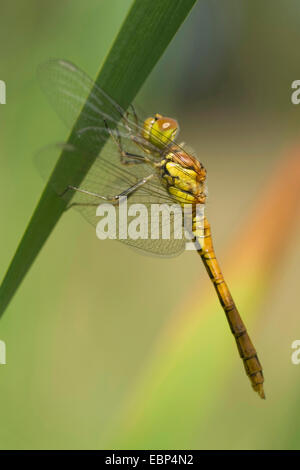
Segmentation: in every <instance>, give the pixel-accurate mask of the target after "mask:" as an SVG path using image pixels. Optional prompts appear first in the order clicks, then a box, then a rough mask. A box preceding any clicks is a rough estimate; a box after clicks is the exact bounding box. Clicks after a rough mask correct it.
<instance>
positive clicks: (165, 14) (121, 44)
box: [0, 0, 196, 315]
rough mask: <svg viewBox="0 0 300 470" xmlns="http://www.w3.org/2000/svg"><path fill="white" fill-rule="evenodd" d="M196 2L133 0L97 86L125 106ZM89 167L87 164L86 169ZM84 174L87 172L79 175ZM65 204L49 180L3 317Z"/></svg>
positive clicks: (16, 261)
mask: <svg viewBox="0 0 300 470" xmlns="http://www.w3.org/2000/svg"><path fill="white" fill-rule="evenodd" d="M195 3H196V0H176V1H174V0H135V1H134V2H133V5H132V7H131V9H130V10H129V13H128V15H127V18H126V19H125V21H124V23H123V25H122V27H121V29H120V31H119V34H118V35H117V37H116V40H115V42H114V43H113V45H112V48H111V50H110V52H109V54H108V56H107V58H106V60H105V62H104V64H103V66H102V68H101V70H100V72H99V74H98V77H97V79H96V84H97V85H98V86H100V87H101V88H103V89H104V90H105V91H106V92H107V93H108V94H109V95H111V96H112V97H113V98H114V99H115V100H116V101H117V102H119V103H120V104H121V106H122V107H123V108H125V109H126V108H127V107H128V105H129V104H130V103H131V101H132V100H133V99H134V97H135V95H136V94H137V92H138V91H139V89H140V87H141V86H142V84H143V83H144V81H145V80H146V78H147V76H148V75H149V73H150V72H151V70H152V69H153V67H154V66H155V64H156V62H157V61H158V59H159V58H160V56H161V55H162V54H163V52H164V50H165V49H166V47H167V46H168V44H169V42H170V41H171V39H172V38H173V36H174V34H175V33H176V31H177V29H178V28H179V27H180V25H181V23H182V22H183V21H184V19H185V18H186V16H187V15H188V13H189V11H190V10H191V8H192V7H193V5H194V4H195ZM80 121H81V117H80V115H79V117H78V120H77V123H76V124H75V126H74V128H73V131H72V132H71V135H70V138H69V142H70V143H72V142H73V141H74V138H75V134H74V130H75V129H76V128H78V127H79V126H80ZM99 150H100V147H99ZM62 157H63V155H62V156H61V158H60V160H59V161H58V163H57V165H56V168H55V172H54V174H55V175H57V174H59V175H60V177H61V175H62V172H63V171H64V172H65V167H64V165H62V164H60V163H63V161H62ZM91 163H92V162H90V164H91ZM88 169H89V168H88V167H87V168H85V171H86V172H87V171H88ZM84 176H85V173H83V174H82V178H81V179H83V178H84ZM70 177H72V178H73V177H74V175H72V174H71V173H65V179H66V184H67V181H68V178H70ZM72 178H71V180H72V181H74V178H73V179H72ZM79 182H80V181H78V183H79ZM64 208H65V201H62V200H60V199H59V198H58V197H57V195H56V194H55V193H54V192H53V190H52V189H51V183H48V184H47V186H46V187H45V190H44V192H43V193H42V196H41V199H40V201H39V203H38V205H37V207H36V209H35V212H34V213H33V216H32V218H31V220H30V222H29V224H28V227H27V229H26V231H25V233H24V235H23V238H22V240H21V242H20V244H19V246H18V249H17V251H16V253H15V256H14V258H13V260H12V262H11V264H10V266H9V268H8V271H7V273H6V275H5V277H4V280H3V282H2V285H1V287H0V315H2V314H3V312H4V311H5V309H6V307H7V305H8V304H9V302H10V300H11V298H12V297H13V295H14V293H15V292H16V290H17V288H18V287H19V285H20V283H21V282H22V280H23V278H24V277H25V275H26V273H27V271H28V270H29V268H30V266H31V265H32V263H33V261H34V260H35V258H36V256H37V255H38V253H39V251H40V249H41V248H42V246H43V244H44V243H45V241H46V240H47V238H48V236H49V235H50V233H51V231H52V229H53V228H54V227H55V225H56V223H57V222H58V220H59V219H60V217H61V215H62V214H63V211H64Z"/></svg>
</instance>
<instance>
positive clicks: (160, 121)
mask: <svg viewBox="0 0 300 470" xmlns="http://www.w3.org/2000/svg"><path fill="white" fill-rule="evenodd" d="M178 130H179V125H178V122H177V121H176V120H175V119H172V118H168V117H165V116H162V115H161V114H155V116H154V117H149V118H147V119H146V120H145V121H144V125H143V131H142V136H143V138H144V139H146V140H148V141H149V142H150V143H151V144H153V145H155V147H158V148H164V147H165V146H166V145H168V144H170V143H171V142H173V140H174V139H175V137H176V134H177V132H178Z"/></svg>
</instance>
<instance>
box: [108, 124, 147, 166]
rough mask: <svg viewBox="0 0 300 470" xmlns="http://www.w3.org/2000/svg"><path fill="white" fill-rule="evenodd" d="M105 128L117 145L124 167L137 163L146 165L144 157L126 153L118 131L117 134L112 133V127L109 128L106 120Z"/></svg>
mask: <svg viewBox="0 0 300 470" xmlns="http://www.w3.org/2000/svg"><path fill="white" fill-rule="evenodd" d="M104 124H105V127H106V129H107V132H108V133H109V134H110V136H111V138H112V139H113V140H114V142H115V144H116V145H117V147H118V149H119V153H120V157H121V163H123V165H136V164H137V163H146V162H147V159H146V158H145V157H143V156H142V155H137V154H135V153H129V152H126V151H125V150H124V149H123V145H122V140H121V136H120V134H119V131H118V129H116V130H115V132H112V131H111V129H110V127H109V126H108V124H107V122H106V121H105V120H104Z"/></svg>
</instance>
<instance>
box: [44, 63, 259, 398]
mask: <svg viewBox="0 0 300 470" xmlns="http://www.w3.org/2000/svg"><path fill="white" fill-rule="evenodd" d="M38 79H39V82H40V84H41V87H42V89H43V90H44V92H45V94H46V95H47V97H48V99H49V101H50V103H51V104H52V106H53V107H54V109H55V110H56V112H57V113H58V115H59V116H60V118H61V119H62V120H63V122H64V123H65V124H66V125H67V126H68V128H70V127H71V128H72V126H74V123H75V126H74V127H73V131H72V144H70V143H63V144H56V145H55V146H51V147H49V148H47V150H46V151H43V152H41V153H40V154H39V155H38V158H37V165H38V167H39V170H40V172H41V173H42V174H45V168H46V176H47V177H48V175H49V168H51V170H52V167H53V162H54V160H53V155H56V158H57V151H58V150H59V151H61V152H62V154H61V157H60V161H59V163H60V164H61V165H65V169H66V172H62V171H56V169H54V170H53V172H52V174H51V176H50V184H51V185H52V187H53V188H54V189H55V191H56V193H57V194H58V195H59V197H60V198H62V199H64V200H65V201H66V202H67V205H66V210H67V209H68V208H70V207H74V208H75V209H77V210H78V211H79V212H80V213H81V214H82V215H83V216H84V218H85V219H86V220H87V221H88V222H90V223H91V224H93V225H94V226H97V221H98V220H99V218H98V217H97V215H96V210H95V208H96V207H98V206H99V204H100V203H111V204H113V206H114V207H116V208H118V209H119V211H120V203H121V200H122V198H123V197H126V198H127V200H128V204H129V205H133V204H136V203H142V204H144V205H145V206H146V207H147V208H151V205H153V204H165V205H167V206H170V207H171V206H172V205H174V203H177V204H179V205H180V207H181V208H183V206H187V205H188V206H189V207H190V208H191V211H190V213H191V221H192V224H191V225H192V236H193V241H194V243H195V247H196V250H197V252H198V254H199V255H200V257H201V259H202V262H203V264H204V266H205V268H206V270H207V273H208V275H209V277H210V279H211V281H212V283H213V286H214V288H215V290H216V293H217V296H218V299H219V301H220V304H221V306H222V308H223V310H224V312H225V315H226V318H227V320H228V323H229V326H230V329H231V332H232V334H233V336H234V338H235V341H236V344H237V348H238V352H239V355H240V357H241V359H242V361H243V364H244V368H245V371H246V374H247V376H248V377H249V379H250V382H251V385H252V388H253V389H254V391H255V392H257V393H258V395H259V396H260V397H261V398H265V394H264V388H263V383H264V376H263V370H262V366H261V363H260V361H259V359H258V355H257V352H256V349H255V347H254V345H253V343H252V341H251V339H250V337H249V334H248V332H247V329H246V326H245V324H244V322H243V320H242V318H241V316H240V314H239V311H238V308H237V306H236V304H235V302H234V300H233V297H232V295H231V293H230V291H229V288H228V286H227V284H226V282H225V280H224V276H223V274H222V271H221V268H220V265H219V263H218V260H217V257H216V254H215V250H214V247H213V241H212V234H211V228H210V224H209V222H208V219H207V217H206V215H205V216H203V217H202V219H201V223H199V216H198V212H197V209H198V208H199V207H204V206H205V202H206V198H207V190H206V176H207V174H206V169H205V168H204V166H203V165H202V163H200V161H199V160H198V159H197V157H196V155H194V153H193V152H192V151H190V150H189V149H188V148H187V147H186V146H185V145H183V144H178V143H177V142H176V137H177V135H178V132H179V124H178V122H177V121H176V120H175V119H173V118H170V117H167V116H165V115H162V114H159V113H157V114H154V115H153V116H149V117H146V118H145V119H143V118H140V116H138V115H137V112H136V110H135V107H134V106H133V105H130V107H129V108H128V109H127V110H124V109H123V108H122V107H121V106H120V105H119V104H118V103H116V102H115V101H114V100H113V99H112V98H111V97H110V96H109V95H108V94H107V93H106V92H105V91H104V90H103V89H102V88H101V87H99V86H98V85H97V84H96V83H95V82H94V81H93V80H92V79H91V78H90V77H89V76H88V75H87V74H86V73H85V72H83V71H82V70H80V69H79V68H78V67H77V66H76V65H74V64H72V63H71V62H69V61H66V60H61V59H57V60H56V59H53V60H50V61H48V62H46V63H44V64H42V65H41V66H40V67H39V70H38ZM79 115H80V118H79V119H78V116H79ZM50 157H51V158H50ZM49 162H50V163H49ZM70 170H71V171H70ZM65 174H71V175H72V178H71V180H70V179H68V178H67V179H66V176H65ZM119 218H120V215H119ZM170 225H172V224H170ZM121 241H122V242H124V243H127V244H128V245H130V246H131V247H133V248H135V249H138V250H140V251H142V252H145V253H150V254H152V255H155V256H163V257H164V256H174V255H178V254H180V253H181V252H182V251H184V249H185V240H184V239H182V238H178V237H176V236H175V231H174V230H171V229H170V233H169V237H168V239H163V238H162V237H159V238H156V239H153V238H151V237H144V238H140V237H136V238H134V239H132V238H130V237H127V238H124V239H122V240H121Z"/></svg>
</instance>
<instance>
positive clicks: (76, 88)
mask: <svg viewBox="0 0 300 470" xmlns="http://www.w3.org/2000/svg"><path fill="white" fill-rule="evenodd" d="M38 80H39V82H40V85H41V88H42V90H43V91H44V93H45V94H46V96H47V97H48V99H49V101H50V103H51V104H52V106H53V108H54V109H55V110H56V112H57V114H58V115H59V117H60V118H61V119H62V121H63V122H64V123H65V124H66V125H67V126H68V128H71V127H72V126H73V125H74V123H75V121H76V120H77V118H78V116H79V114H80V112H81V124H82V126H83V127H84V126H85V125H93V124H94V125H98V126H100V127H102V126H104V123H103V120H106V121H108V122H114V123H115V124H117V123H118V122H119V121H120V119H121V118H122V116H124V115H125V111H124V110H123V109H122V108H121V106H119V105H118V104H117V103H116V102H115V101H113V100H112V99H111V98H110V97H109V96H108V95H107V94H106V93H105V92H104V91H103V90H102V89H101V88H100V87H98V86H97V84H96V83H95V82H94V81H93V80H92V79H91V78H90V77H89V76H88V75H87V74H86V73H85V72H83V71H82V70H80V69H79V68H78V67H77V66H76V65H74V64H72V63H71V62H68V61H66V60H62V59H52V60H49V61H48V62H46V63H44V64H41V65H40V66H39V68H38ZM83 108H84V110H83Z"/></svg>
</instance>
